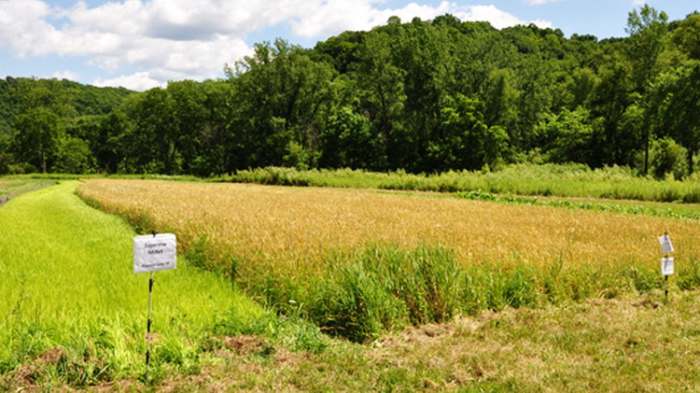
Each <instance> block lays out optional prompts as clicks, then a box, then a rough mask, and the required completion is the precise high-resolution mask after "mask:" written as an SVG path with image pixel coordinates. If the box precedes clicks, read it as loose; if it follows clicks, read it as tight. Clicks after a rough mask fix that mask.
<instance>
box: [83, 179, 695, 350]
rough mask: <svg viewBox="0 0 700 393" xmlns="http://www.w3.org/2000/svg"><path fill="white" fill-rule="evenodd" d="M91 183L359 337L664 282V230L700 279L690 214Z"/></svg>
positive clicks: (91, 190) (204, 254) (685, 282)
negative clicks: (681, 216) (669, 215)
mask: <svg viewBox="0 0 700 393" xmlns="http://www.w3.org/2000/svg"><path fill="white" fill-rule="evenodd" d="M79 193H80V195H81V196H82V197H83V198H84V199H86V200H88V201H91V202H92V203H94V204H96V205H99V206H101V207H102V208H103V209H104V210H106V211H108V212H113V213H117V214H119V215H122V216H124V217H127V218H128V219H129V220H130V221H131V222H133V223H136V224H138V225H140V226H142V227H143V228H158V229H161V230H165V229H167V230H173V231H175V232H176V233H177V234H178V236H180V238H181V239H182V240H183V241H184V244H185V246H186V247H187V248H188V249H189V251H190V253H192V254H193V255H194V256H195V257H196V258H195V259H196V260H198V261H199V263H201V265H202V266H205V267H207V268H209V269H213V270H217V271H220V272H223V273H225V274H227V275H228V276H230V277H232V278H235V280H236V281H237V282H238V283H239V284H240V285H242V286H243V287H244V288H245V289H246V290H248V291H249V293H251V294H253V295H255V296H257V297H258V298H261V299H263V300H264V301H266V302H267V304H268V305H272V306H274V307H277V308H281V309H287V308H288V307H289V305H290V304H292V305H293V306H294V307H297V306H296V305H299V306H298V307H301V308H302V310H303V312H305V313H306V314H307V315H308V316H309V317H310V318H311V319H312V320H315V321H316V322H317V323H319V324H320V325H321V326H322V327H323V328H324V329H326V330H327V331H329V332H331V333H334V334H341V335H344V336H348V337H350V338H353V339H358V340H364V339H366V338H368V337H372V336H375V335H376V334H378V332H380V331H381V330H383V329H386V328H389V329H391V328H396V327H401V326H405V325H406V324H407V323H424V322H429V321H440V320H445V319H448V318H449V317H450V316H452V315H454V314H456V313H463V312H472V311H475V310H478V309H484V308H492V309H500V308H502V307H503V306H505V305H511V306H516V307H519V306H527V305H537V304H541V303H542V302H554V303H556V302H559V301H562V300H565V299H581V298H585V297H589V296H606V297H614V296H617V295H618V294H620V293H623V292H627V291H642V292H644V291H648V290H651V289H653V288H659V287H661V286H662V285H663V284H662V280H661V279H660V277H659V274H658V272H657V270H658V258H659V251H658V243H657V241H656V236H658V235H659V234H661V233H663V232H664V231H669V232H670V233H671V234H672V236H673V239H674V241H675V244H676V247H677V249H678V250H679V253H678V256H677V261H678V270H679V277H678V285H679V286H680V287H682V288H684V289H689V288H692V287H695V286H697V285H698V283H699V282H700V247H698V246H697V245H696V242H695V239H697V238H698V236H700V227H699V226H698V225H697V224H696V223H695V222H693V221H688V220H676V219H668V218H659V217H649V216H643V215H640V216H633V215H628V214H611V213H601V212H593V211H584V210H580V209H561V208H555V207H548V206H531V205H504V204H501V203H489V202H481V201H469V200H460V199H456V198H432V197H430V196H428V195H425V194H409V195H406V194H399V193H386V192H376V191H363V190H346V189H319V188H281V187H269V186H256V185H233V184H204V183H180V182H178V183H172V182H156V181H127V180H123V181H120V180H92V181H89V182H87V183H86V184H84V185H82V186H81V187H80V189H79Z"/></svg>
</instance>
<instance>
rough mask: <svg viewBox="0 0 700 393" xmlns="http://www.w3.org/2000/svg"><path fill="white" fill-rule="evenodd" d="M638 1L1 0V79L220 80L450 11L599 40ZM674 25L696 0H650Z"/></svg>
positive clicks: (621, 25)
mask: <svg viewBox="0 0 700 393" xmlns="http://www.w3.org/2000/svg"><path fill="white" fill-rule="evenodd" d="M642 3H643V2H642V1H640V0H491V1H479V0H469V1H459V0H453V1H442V0H434V1H428V0H414V1H405V0H279V1H259V0H111V1H106V0H82V1H78V0H0V77H3V76H5V75H11V76H36V77H57V78H67V79H72V80H76V81H79V82H83V83H91V84H96V85H101V86H125V87H128V88H132V89H136V90H143V89H146V88H150V87H153V86H163V85H165V84H166V83H167V81H169V80H180V79H197V80H201V79H205V78H217V77H222V76H223V71H222V70H223V66H224V64H225V63H232V62H234V61H235V60H236V59H239V58H240V57H241V56H244V55H246V54H248V53H250V48H251V46H252V45H253V44H254V43H255V42H259V41H262V40H273V39H274V38H275V37H283V38H285V39H287V40H289V41H291V42H293V43H297V44H300V45H304V46H313V45H314V43H316V42H317V41H319V40H323V39H325V38H327V37H329V36H331V35H334V34H337V33H339V32H342V31H344V30H348V29H352V30H365V29H370V28H371V27H373V26H376V25H378V24H382V23H384V22H385V21H386V19H387V18H388V17H389V16H391V15H398V16H400V17H402V19H404V20H410V19H411V18H413V17H415V16H417V17H420V18H422V19H432V18H433V17H435V16H437V15H441V14H444V13H446V12H449V13H452V14H453V15H456V16H457V17H459V18H461V19H463V20H487V21H489V22H491V23H492V24H493V25H494V26H495V27H498V28H502V27H506V26H511V25H514V24H519V23H536V24H538V25H540V26H548V27H554V28H559V29H561V30H562V31H563V32H564V33H565V34H566V35H567V36H568V35H571V34H573V33H579V34H594V35H596V36H598V37H601V38H606V37H613V36H624V35H625V23H626V20H627V14H628V12H629V11H630V10H632V9H633V8H634V7H638V6H639V5H641V4H642ZM649 4H651V5H652V6H654V7H655V8H657V9H659V10H664V11H666V12H667V13H668V14H669V16H670V17H671V19H680V18H683V17H685V15H687V14H689V13H690V12H692V11H694V10H697V9H700V2H699V1H698V0H673V1H653V0H652V1H649Z"/></svg>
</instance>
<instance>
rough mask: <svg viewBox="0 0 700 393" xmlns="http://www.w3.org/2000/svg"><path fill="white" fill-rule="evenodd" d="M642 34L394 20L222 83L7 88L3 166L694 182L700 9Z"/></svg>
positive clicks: (259, 63)
mask: <svg viewBox="0 0 700 393" xmlns="http://www.w3.org/2000/svg"><path fill="white" fill-rule="evenodd" d="M627 26H628V27H627V31H628V37H625V38H619V39H607V40H598V39H597V38H596V37H593V36H589V35H573V36H571V37H569V38H567V37H565V36H564V34H563V33H562V32H561V31H560V30H555V29H541V28H538V27H536V26H534V25H530V26H517V27H512V28H507V29H502V30H497V29H494V28H493V27H491V26H490V25H489V24H488V23H485V22H462V21H460V20H459V19H457V18H455V17H453V16H450V15H444V16H440V17H438V18H436V19H434V20H432V21H421V20H419V19H414V20H412V21H410V22H408V23H404V22H402V21H401V20H399V19H398V18H396V17H392V18H390V19H389V21H388V22H387V24H386V25H384V26H381V27H377V28H375V29H373V30H372V31H369V32H345V33H342V34H340V35H338V36H336V37H332V38H330V39H328V40H326V41H324V42H320V43H318V44H317V45H316V47H315V48H313V49H304V48H301V47H297V46H294V45H290V44H289V43H287V42H286V41H283V40H278V41H276V42H274V43H261V44H258V45H256V46H255V54H254V55H252V56H251V57H248V58H245V59H244V60H242V61H240V62H238V63H236V64H235V65H231V66H226V67H225V70H226V75H227V78H226V79H224V80H216V81H206V82H202V83H199V82H192V81H182V82H173V83H170V84H169V85H168V87H167V88H166V89H152V90H149V91H146V92H144V93H138V94H137V93H134V94H130V93H129V92H128V91H126V90H124V89H98V88H94V87H88V86H80V85H77V84H75V83H71V82H67V81H55V80H54V81H43V80H41V81H35V80H26V79H8V80H7V81H0V115H1V117H2V119H0V171H1V172H22V171H34V170H38V171H41V170H47V171H68V172H94V171H97V172H109V173H114V172H121V173H164V174H180V173H186V174H196V175H202V176H207V175H214V174H222V173H227V172H232V171H235V170H237V169H242V168H251V167H261V166H295V167H301V168H316V167H322V168H336V167H350V168H365V169H371V170H392V169H405V170H407V171H412V172H435V171H445V170H449V169H480V168H482V167H484V166H489V167H492V168H493V167H498V166H500V165H503V164H507V163H511V162H535V163H540V162H554V163H560V162H580V163H585V164H588V165H590V166H591V167H601V166H606V165H626V166H631V167H634V168H637V169H638V171H639V172H640V173H645V172H647V166H648V169H649V172H650V173H651V174H653V175H656V176H659V177H661V176H664V175H666V174H667V173H669V172H672V173H674V175H675V176H676V177H681V176H685V175H687V174H688V173H690V172H692V171H693V160H694V157H695V155H696V154H697V153H698V150H699V149H700V13H697V12H696V13H694V14H691V15H689V16H688V17H687V18H685V19H684V20H682V21H673V22H670V21H668V17H667V16H666V14H665V13H663V12H658V11H656V10H654V9H653V8H650V7H648V6H645V7H643V8H640V9H637V10H634V11H632V12H630V14H629V19H628V23H627ZM647 152H648V159H647ZM647 162H648V165H647Z"/></svg>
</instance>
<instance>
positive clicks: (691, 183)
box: [218, 164, 700, 203]
mask: <svg viewBox="0 0 700 393" xmlns="http://www.w3.org/2000/svg"><path fill="white" fill-rule="evenodd" d="M218 180H221V181H234V182H247V183H260V184H274V185H293V186H317V187H352V188H379V189H387V190H414V191H433V192H469V191H480V192H487V193H495V194H513V195H531V196H532V195H541V196H560V197H588V198H605V199H630V200H641V201H658V202H683V203H698V202H700V182H698V180H697V177H693V178H691V179H688V180H685V181H676V180H655V179H652V178H647V177H639V176H635V175H634V173H633V172H632V170H630V169H628V168H620V167H612V168H602V169H595V170H592V169H589V168H588V167H586V166H584V165H578V164H570V165H553V164H547V165H529V164H520V165H511V166H508V167H505V168H503V169H501V170H498V171H473V172H470V171H450V172H445V173H440V174H427V175H426V174H408V173H405V172H401V171H398V172H390V173H375V172H367V171H361V170H349V169H341V170H306V171H301V170H296V169H291V168H260V169H253V170H243V171H238V172H237V173H236V174H235V175H233V176H230V177H222V178H219V179H218Z"/></svg>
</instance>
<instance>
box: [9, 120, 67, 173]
mask: <svg viewBox="0 0 700 393" xmlns="http://www.w3.org/2000/svg"><path fill="white" fill-rule="evenodd" d="M15 128H16V129H17V134H16V136H15V141H14V151H15V155H16V157H17V158H18V159H19V160H20V161H24V162H27V163H29V164H31V165H33V166H34V167H35V168H39V169H40V170H41V171H42V172H43V173H46V172H48V170H49V169H50V164H51V162H52V161H53V159H54V158H55V155H56V147H57V142H58V138H59V135H60V129H59V117H58V116H57V115H56V114H54V113H53V112H51V111H50V110H48V109H46V108H44V107H39V108H35V109H30V110H29V111H27V112H25V113H23V114H22V115H20V116H18V117H17V120H16V122H15Z"/></svg>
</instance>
